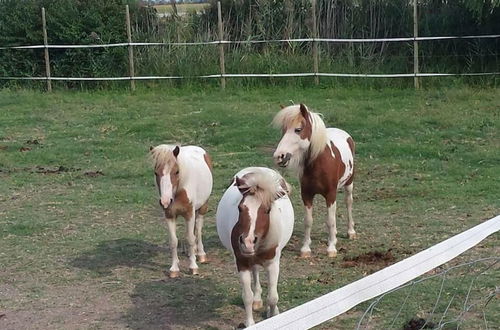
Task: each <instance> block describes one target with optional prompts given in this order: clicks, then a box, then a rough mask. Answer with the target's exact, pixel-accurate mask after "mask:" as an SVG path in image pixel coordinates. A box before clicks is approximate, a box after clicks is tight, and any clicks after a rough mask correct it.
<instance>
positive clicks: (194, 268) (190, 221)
mask: <svg viewBox="0 0 500 330" xmlns="http://www.w3.org/2000/svg"><path fill="white" fill-rule="evenodd" d="M194 226H195V211H194V210H193V211H192V213H191V217H189V218H186V240H187V242H188V245H189V248H188V249H189V250H188V255H189V269H191V274H193V275H198V274H199V271H198V265H197V264H196V236H195V235H194Z"/></svg>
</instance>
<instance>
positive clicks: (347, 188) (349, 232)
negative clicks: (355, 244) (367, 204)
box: [344, 183, 356, 239]
mask: <svg viewBox="0 0 500 330" xmlns="http://www.w3.org/2000/svg"><path fill="white" fill-rule="evenodd" d="M353 187H354V184H353V183H351V184H350V185H348V186H345V187H344V191H345V197H344V200H345V205H346V206H347V219H348V227H347V235H349V239H355V238H356V232H355V231H354V220H353V219H352V190H353Z"/></svg>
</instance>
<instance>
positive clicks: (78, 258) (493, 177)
mask: <svg viewBox="0 0 500 330" xmlns="http://www.w3.org/2000/svg"><path fill="white" fill-rule="evenodd" d="M498 94H499V91H498V89H486V90H477V89H468V88H457V89H446V90H431V91H421V92H414V91H413V90H392V89H387V90H361V89H355V90H347V89H337V88H335V89H333V88H332V89H312V88H311V89H293V88H269V89H253V90H228V91H226V92H221V91H219V90H218V89H213V88H209V89H207V90H188V89H170V90H168V91H160V90H158V91H151V90H141V91H138V92H137V93H134V94H129V93H127V92H92V93H90V92H88V93H86V92H55V93H52V94H44V93H38V92H32V91H9V90H3V91H0V264H1V265H2V266H1V268H0V314H5V317H2V319H0V322H3V323H4V325H5V326H6V327H7V328H25V327H31V326H35V327H38V328H61V327H65V328H71V327H80V326H82V324H84V325H85V327H87V325H88V327H89V328H125V327H129V328H135V329H144V328H161V327H164V326H166V325H168V326H170V327H172V328H180V329H191V328H196V327H199V328H210V327H212V328H222V329H226V328H231V327H234V326H236V325H238V323H239V322H241V321H242V320H243V316H244V312H243V309H242V302H241V298H240V286H239V283H238V279H237V276H236V271H235V267H234V264H233V260H232V257H231V256H230V254H229V252H227V251H225V250H224V248H223V247H222V246H221V244H220V243H219V240H218V236H217V233H216V231H215V209H216V206H217V203H218V200H219V198H220V197H221V196H222V193H223V191H224V189H225V188H226V187H227V185H228V184H229V182H230V179H231V177H232V175H234V174H235V173H236V172H237V171H238V170H239V169H241V168H243V167H247V166H269V167H272V166H273V162H272V159H271V155H272V152H273V150H274V147H275V146H276V144H277V142H278V140H279V138H280V132H279V131H277V130H275V129H274V128H272V127H271V125H270V122H271V120H272V118H273V116H274V114H275V113H276V112H277V111H279V105H280V104H283V105H288V104H290V103H292V102H295V103H299V102H303V103H305V104H307V105H308V106H309V107H310V108H311V109H312V110H313V111H318V112H321V113H323V115H324V119H325V122H326V123H327V126H334V127H339V128H342V129H344V130H346V131H348V132H349V133H350V134H351V135H352V136H353V138H354V140H355V141H356V148H357V150H356V166H357V172H356V179H355V189H354V198H355V201H354V219H355V222H356V231H357V232H358V234H359V239H358V240H356V241H349V240H347V234H346V231H347V223H346V217H345V207H344V204H343V195H342V194H340V195H339V203H338V206H339V210H338V213H337V214H338V218H337V223H338V229H339V234H338V236H339V242H338V246H337V248H338V249H340V250H339V252H340V253H339V256H338V257H337V258H336V259H328V258H327V257H326V252H325V250H326V239H327V235H326V232H325V230H324V227H325V226H324V219H325V215H326V214H325V207H324V202H323V200H322V199H321V198H317V199H316V207H315V211H314V219H315V222H314V225H313V234H312V239H313V244H312V248H313V254H314V256H313V258H312V259H310V260H302V259H299V258H297V255H298V252H299V249H300V244H301V239H302V233H303V228H302V227H303V226H302V217H303V210H302V206H301V202H300V189H299V186H298V183H297V180H296V179H295V178H293V177H292V175H291V174H290V173H286V177H287V179H288V180H289V182H290V183H291V184H292V186H293V194H292V199H293V204H294V207H295V212H296V225H295V230H294V235H293V237H292V239H291V241H290V243H289V245H288V246H287V247H286V249H285V251H284V255H283V258H282V267H281V280H280V283H279V293H280V303H279V305H280V308H281V310H286V309H289V308H291V307H294V306H297V305H299V304H301V303H303V302H305V301H308V300H310V299H312V298H315V297H317V296H319V295H321V294H324V293H327V292H329V291H331V290H333V289H335V288H338V287H340V286H342V285H345V284H347V283H350V282H352V281H354V280H356V279H359V278H361V277H363V276H365V275H366V274H369V273H371V272H373V271H376V270H378V269H380V268H382V267H384V266H385V265H386V264H387V262H386V261H384V260H381V262H380V263H375V264H363V263H361V264H357V265H354V266H353V265H352V263H349V262H347V263H346V261H345V260H344V258H345V259H346V260H348V259H349V258H350V259H349V260H352V258H356V257H358V256H360V255H363V254H366V253H370V252H374V251H378V252H382V253H387V251H389V250H390V254H391V259H389V263H391V262H395V261H398V260H401V259H403V258H405V257H407V256H409V255H411V254H414V253H416V252H418V251H420V250H422V249H424V248H427V247H428V246H430V245H432V244H435V243H437V242H439V241H441V240H443V239H445V238H448V237H450V236H452V235H454V234H456V233H459V232H461V231H463V230H465V229H467V228H470V227H472V226H474V225H475V224H478V223H480V222H481V221H483V220H484V219H487V218H491V217H493V216H495V215H497V214H499V213H500V212H499V211H500V201H499V196H500V176H499V174H498V173H500V153H499V152H498V151H499V150H500V134H499V131H498V128H499V127H500V101H499V98H498ZM160 143H181V144H183V145H188V144H195V145H200V146H202V147H204V148H205V149H206V150H208V152H209V153H210V154H211V156H212V158H213V161H214V188H213V195H212V197H211V199H210V212H209V214H208V215H207V217H206V221H205V223H206V225H205V232H204V239H205V247H206V250H207V253H208V255H209V260H210V263H208V264H206V265H201V268H200V271H201V275H200V276H199V277H193V276H189V275H187V272H185V273H184V274H183V275H182V277H181V278H180V279H177V280H170V279H168V278H167V276H166V275H165V274H164V273H163V272H164V271H166V270H168V268H169V267H170V252H169V251H168V245H167V231H166V228H165V225H164V223H163V221H162V214H161V211H160V210H159V207H158V196H157V189H156V188H155V186H154V180H153V172H152V169H151V164H150V163H149V161H148V150H149V147H150V146H154V145H157V144H160ZM178 220H179V221H178V236H179V238H180V241H181V243H180V245H179V249H180V251H185V243H184V226H183V223H184V220H183V219H182V218H179V219H178ZM181 254H182V257H181V266H182V267H183V269H181V271H187V257H186V255H185V253H181ZM492 255H498V235H496V236H493V237H491V238H489V239H488V240H486V241H485V242H484V244H481V246H480V248H478V249H474V250H472V251H471V252H470V253H468V254H467V255H466V256H467V258H477V257H485V256H492ZM464 258H465V257H464ZM264 278H265V277H264ZM494 278H495V277H494ZM496 278H497V279H498V270H497V273H496ZM483 279H484V277H481V278H480V280H483ZM493 282H494V281H493ZM496 283H498V281H497V282H496ZM481 285H483V286H484V287H485V288H487V287H490V286H491V278H490V279H489V280H485V281H484V282H481V283H480V285H479V287H481ZM493 285H494V283H493ZM431 287H432V289H429V290H426V291H424V292H430V293H429V294H431V293H432V292H433V291H432V290H436V288H437V289H439V285H438V286H437V287H435V286H434V287H433V286H432V285H431ZM462 289H463V288H462ZM432 299H433V298H429V303H428V305H425V306H423V307H422V308H424V309H425V308H428V309H432V306H433V300H432ZM418 300H419V301H425V299H424V298H418ZM400 301H401V299H400V297H399V298H398V297H396V298H394V300H390V299H389V301H388V302H387V305H388V306H397V305H398V303H399V302H400ZM496 303H497V305H498V300H496ZM493 310H497V311H498V310H500V308H498V309H493ZM361 313H362V309H359V310H355V311H352V312H349V313H347V314H345V315H343V316H342V317H341V318H339V319H338V320H334V321H332V322H330V323H328V324H326V325H325V327H326V328H332V327H334V328H335V327H337V328H342V327H345V326H348V327H352V325H353V324H354V323H355V322H357V320H358V318H359V317H360V315H361ZM491 313H493V312H491ZM496 313H497V314H495V315H496V316H497V317H498V312H496ZM479 316H480V317H482V316H481V315H479ZM260 318H261V315H259V316H258V317H257V319H260ZM497 319H498V318H497ZM402 321H407V320H401V322H402ZM373 322H374V324H384V322H383V320H378V319H374V320H373ZM401 325H402V324H401ZM398 326H399V324H398ZM0 327H2V323H0Z"/></svg>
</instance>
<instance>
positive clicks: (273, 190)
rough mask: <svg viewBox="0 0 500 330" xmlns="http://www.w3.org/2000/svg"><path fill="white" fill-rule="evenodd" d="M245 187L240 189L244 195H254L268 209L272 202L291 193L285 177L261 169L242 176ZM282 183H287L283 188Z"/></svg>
mask: <svg viewBox="0 0 500 330" xmlns="http://www.w3.org/2000/svg"><path fill="white" fill-rule="evenodd" d="M242 179H243V180H244V182H245V183H244V186H240V187H238V188H239V189H240V190H243V194H246V193H247V192H248V193H250V194H252V195H254V196H255V197H256V198H257V199H259V200H260V201H261V202H262V204H264V205H265V206H266V207H267V206H270V205H271V204H272V202H273V201H274V200H276V199H278V198H281V197H283V196H285V195H287V194H288V193H289V189H290V188H289V187H290V186H289V185H288V183H286V181H285V180H284V179H283V177H282V176H281V175H280V174H279V173H277V172H275V171H274V172H269V171H264V170H261V169H257V168H256V169H254V170H253V171H252V172H249V173H247V174H245V175H243V176H242ZM282 182H285V187H286V188H285V187H283V185H282Z"/></svg>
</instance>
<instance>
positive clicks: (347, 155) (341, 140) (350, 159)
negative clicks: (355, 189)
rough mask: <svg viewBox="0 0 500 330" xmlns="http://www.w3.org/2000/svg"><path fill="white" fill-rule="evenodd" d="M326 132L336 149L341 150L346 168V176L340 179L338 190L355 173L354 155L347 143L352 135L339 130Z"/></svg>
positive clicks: (329, 129) (330, 129)
mask: <svg viewBox="0 0 500 330" xmlns="http://www.w3.org/2000/svg"><path fill="white" fill-rule="evenodd" d="M326 131H327V134H328V138H329V139H330V141H332V143H333V144H334V145H335V147H337V149H338V150H339V152H340V158H341V160H342V163H344V166H345V170H344V174H343V175H342V177H341V178H340V179H339V183H338V188H341V187H343V186H344V184H345V183H346V181H347V180H348V179H349V178H350V177H351V175H352V173H353V171H354V156H353V154H352V150H351V148H350V147H349V143H347V139H348V138H350V135H349V134H348V133H347V132H345V131H343V130H341V129H338V128H328V129H327V130H326ZM332 154H333V150H332Z"/></svg>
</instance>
